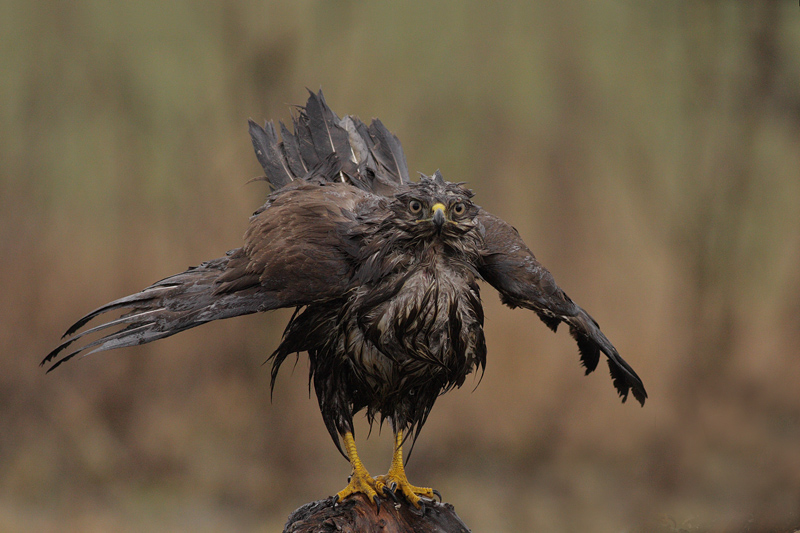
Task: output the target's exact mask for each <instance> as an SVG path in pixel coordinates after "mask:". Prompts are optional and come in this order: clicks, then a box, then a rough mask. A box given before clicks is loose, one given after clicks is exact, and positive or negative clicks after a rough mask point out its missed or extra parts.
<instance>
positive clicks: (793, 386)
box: [0, 0, 800, 532]
mask: <svg viewBox="0 0 800 533" xmlns="http://www.w3.org/2000/svg"><path fill="white" fill-rule="evenodd" d="M0 28H1V30H0V49H2V51H3V52H2V54H0V74H1V76H0V78H2V79H1V80H0V102H1V103H0V244H2V251H3V253H2V254H0V273H2V277H0V279H2V289H1V290H0V345H2V347H3V355H2V358H3V360H2V371H0V424H1V426H0V429H1V430H0V530H2V531H76V532H78V531H80V532H83V531H123V532H135V531H153V530H160V531H200V532H203V531H276V530H279V529H280V527H281V526H282V523H283V521H284V520H285V517H286V515H287V514H288V513H289V512H290V511H292V510H293V509H294V508H296V507H297V506H299V505H301V504H302V503H305V502H307V501H310V500H313V499H318V498H322V497H325V496H328V495H330V494H333V493H334V492H335V491H337V490H339V489H340V488H341V486H343V484H344V483H345V479H346V476H347V474H348V465H347V463H346V462H345V461H344V460H343V459H341V458H340V457H339V456H338V455H337V453H336V451H335V449H334V447H333V446H332V444H331V442H330V441H329V437H328V435H327V434H326V432H325V430H324V427H323V424H322V423H321V418H320V416H319V412H318V408H317V406H316V401H315V400H314V399H312V398H309V396H308V389H307V385H306V373H307V363H306V360H305V359H304V358H302V357H301V359H300V361H299V363H298V364H297V366H296V368H295V370H294V371H293V372H292V371H290V370H288V369H287V370H285V371H284V372H283V373H282V375H281V376H280V379H279V384H278V387H277V390H276V393H275V398H274V400H273V401H272V402H270V398H269V392H268V382H269V376H268V372H267V371H266V369H265V368H264V367H262V366H261V364H262V362H263V361H264V359H265V358H266V356H267V355H268V354H269V353H270V352H271V350H272V349H274V348H275V346H276V345H277V343H278V340H279V335H280V333H281V331H282V327H283V325H284V324H285V321H286V319H287V315H286V313H281V312H276V313H272V314H269V315H258V316H250V317H245V318H240V319H237V320H232V321H224V322H222V323H217V324H210V325H207V326H204V327H202V328H198V329H196V330H192V331H189V332H186V333H184V334H181V335H179V336H177V337H174V338H171V339H167V340H164V341H160V342H158V343H155V344H152V345H148V346H143V347H139V348H135V349H128V350H125V351H122V352H112V353H108V354H104V355H101V356H93V357H89V358H86V359H83V360H81V361H78V362H76V363H73V364H70V365H66V366H65V367H62V368H60V369H59V370H58V371H57V372H55V373H54V374H50V375H47V376H45V375H44V373H43V371H42V370H41V369H40V368H39V367H38V366H37V363H38V362H39V360H40V359H41V358H42V357H43V355H44V354H46V353H47V352H48V351H49V350H50V349H51V348H52V347H53V346H54V345H55V343H56V342H57V339H58V337H59V335H60V334H61V333H62V332H63V331H64V329H65V328H66V327H67V326H68V325H69V324H71V323H72V322H73V321H74V320H75V319H77V318H78V317H79V316H81V315H82V314H83V313H85V312H86V311H89V310H90V309H93V308H95V307H96V306H98V305H101V304H103V303H105V302H107V301H109V300H111V299H114V298H117V297H119V296H122V295H125V294H129V293H131V292H134V291H136V290H138V289H140V288H142V287H144V286H146V285H148V284H149V283H151V282H153V281H155V280H157V279H161V278H162V277H165V276H167V275H169V274H172V273H174V272H177V271H180V270H183V269H185V267H186V266H188V265H193V264H197V263H199V262H201V261H202V260H205V259H209V258H213V257H217V256H219V255H221V254H222V253H223V252H224V251H225V250H227V249H229V248H233V247H236V246H238V245H239V242H240V239H241V235H242V234H243V232H244V230H245V227H246V225H247V218H248V215H249V214H250V213H251V212H252V211H253V210H254V209H255V208H256V207H257V206H259V205H260V204H261V203H263V200H264V198H265V195H266V192H267V191H266V190H265V188H264V186H263V185H262V184H252V185H245V182H246V181H247V180H248V179H249V178H251V177H253V176H256V175H258V173H259V171H260V169H259V167H258V164H257V162H256V160H255V157H254V156H253V153H252V149H251V147H250V140H249V138H248V135H247V128H246V120H247V118H249V117H252V118H254V119H257V120H263V119H265V118H273V119H283V120H286V119H288V118H289V113H290V108H289V105H290V104H298V103H302V102H304V101H305V97H306V93H305V89H304V87H309V88H312V89H317V88H318V87H322V88H323V89H324V91H325V94H326V97H327V99H328V102H329V104H330V105H331V106H332V107H333V109H334V110H335V111H337V112H338V113H339V114H345V113H351V114H357V115H359V116H361V117H362V118H363V119H369V118H370V117H372V116H380V117H381V119H382V120H383V121H384V123H385V124H387V126H388V127H389V128H390V129H391V130H392V131H393V132H395V133H396V134H397V135H398V136H399V137H400V139H401V140H402V142H403V144H404V147H405V152H406V155H407V157H408V159H409V167H410V169H411V170H412V172H414V171H422V172H425V173H430V172H432V171H433V170H435V169H437V168H440V169H441V170H442V172H443V173H444V175H445V177H446V178H448V179H450V180H454V181H455V180H464V181H467V182H469V184H470V186H471V187H472V188H474V190H475V191H476V193H477V197H476V199H477V201H478V203H480V204H481V205H483V206H484V207H486V208H487V209H489V210H491V211H493V212H495V213H497V214H499V215H501V216H503V217H504V218H506V219H507V220H509V221H510V222H512V223H513V224H514V225H515V226H516V227H517V228H518V229H519V230H520V232H521V233H522V234H523V236H524V238H525V239H526V240H527V242H528V243H529V244H530V246H531V248H532V249H533V250H534V251H535V253H536V254H537V256H538V257H539V258H540V259H541V260H542V261H543V262H544V263H545V264H546V265H547V266H548V267H549V268H550V270H551V271H552V272H553V273H554V274H555V276H556V279H557V280H558V281H559V283H560V284H561V286H562V287H564V288H565V290H566V291H567V292H568V293H569V294H570V295H571V296H572V297H573V298H574V299H575V300H576V301H578V302H579V303H580V304H581V305H582V306H584V307H585V308H587V309H588V310H589V311H590V312H591V313H592V314H593V315H594V316H595V318H597V319H598V320H599V322H600V323H601V324H602V325H603V329H604V331H605V332H606V334H607V335H608V336H609V337H610V338H611V339H612V340H613V342H614V343H615V344H616V346H617V347H618V348H619V349H620V351H621V352H622V354H623V356H624V357H625V358H626V359H627V360H628V361H629V362H630V363H631V364H632V365H633V366H634V368H636V370H637V371H638V373H639V374H640V375H641V376H642V378H643V380H644V381H645V384H646V386H647V388H648V392H649V393H650V401H649V402H648V404H647V405H646V406H645V407H644V408H643V409H642V408H639V407H638V406H637V405H632V404H631V405H620V403H619V401H618V399H617V397H616V394H615V393H614V390H613V388H612V386H611V384H610V382H609V379H608V377H607V376H606V375H604V374H605V372H603V371H602V370H601V371H600V372H598V373H596V374H593V375H591V376H590V377H588V378H587V377H583V376H582V372H581V369H580V368H579V366H578V356H577V352H576V348H575V346H574V343H573V342H572V340H571V339H570V338H569V336H568V335H567V334H566V332H564V331H562V332H560V333H559V334H558V335H552V334H551V333H550V332H549V331H548V330H547V328H545V327H544V326H543V325H542V324H541V323H539V321H538V320H537V319H536V317H535V316H534V315H533V314H532V313H529V312H525V311H511V310H508V309H505V308H502V307H501V306H500V305H499V302H498V301H497V298H496V295H495V293H494V291H493V290H492V289H491V288H490V287H488V286H487V287H485V290H484V300H485V304H486V308H487V317H488V319H487V337H488V343H489V361H488V368H487V371H486V375H485V377H484V379H483V382H482V383H481V384H480V387H478V388H477V390H475V391H474V392H472V391H471V389H472V387H471V386H469V385H470V384H469V382H468V386H465V387H464V388H463V389H462V390H459V391H456V392H453V393H451V394H449V395H447V396H445V397H443V398H442V399H441V400H440V401H439V403H438V404H437V407H436V409H434V411H433V413H432V415H431V418H430V421H429V422H428V424H427V425H426V427H425V431H423V433H422V436H421V438H420V440H419V441H418V443H417V448H416V450H415V452H414V456H413V457H412V460H411V462H410V465H409V475H410V477H411V479H412V481H415V482H417V483H421V484H432V485H433V486H435V487H437V488H438V489H439V490H441V492H442V493H443V494H444V495H445V498H446V499H447V500H448V501H450V502H452V503H453V504H454V505H455V506H456V509H457V511H458V512H459V514H460V515H461V516H462V518H463V519H464V520H465V521H466V522H467V523H468V524H470V525H471V526H472V527H473V529H474V531H492V532H506V531H508V532H511V531H515V532H516V531H539V532H551V531H552V532H560V531H593V532H622V531H631V532H638V531H709V532H712V531H713V532H716V531H752V532H757V531H791V530H793V528H797V527H800V393H798V388H797V384H798V382H800V353H798V345H800V319H798V316H800V208H798V204H799V203H800V202H799V200H800V179H798V177H799V176H800V172H798V168H800V11H798V7H797V5H796V4H795V3H793V2H777V1H772V2H750V3H744V2H741V3H734V2H704V1H700V2H696V1H683V2H680V1H679V2H661V3H656V2H638V1H633V0H627V1H618V2H609V3H594V2H545V3H536V4H532V5H529V4H528V3H526V2H517V3H502V4H501V3H496V5H494V4H493V5H489V4H488V3H482V2H452V3H435V4H430V3H422V2H420V3H402V4H401V3H383V2H377V3H369V4H366V3H363V4H362V3H356V2H336V3H334V2H318V3H317V2H293V3H281V2H263V3H262V2H243V3H235V4H234V3H195V2H188V1H183V2H179V1H176V2H169V3H162V2H137V3H128V2H99V1H89V2H82V3H79V4H71V3H49V2H48V3H45V2H39V3H36V2H21V1H15V0H11V1H8V2H4V3H2V6H0ZM359 432H360V439H359V443H360V445H361V446H362V447H363V453H364V456H365V460H366V464H367V466H368V467H369V468H370V469H371V470H372V471H373V472H380V471H381V470H383V469H384V468H386V467H388V462H389V457H390V453H391V442H390V438H389V436H388V435H387V434H386V433H384V434H383V435H378V433H377V431H375V432H373V434H372V436H371V438H370V439H369V441H365V440H364V437H365V435H366V434H367V428H366V426H364V425H363V424H362V425H361V426H359Z"/></svg>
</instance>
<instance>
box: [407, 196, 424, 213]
mask: <svg viewBox="0 0 800 533" xmlns="http://www.w3.org/2000/svg"><path fill="white" fill-rule="evenodd" d="M408 210H409V211H411V212H412V213H414V214H415V215H416V214H417V213H419V212H420V211H422V202H420V201H419V200H411V201H410V202H408Z"/></svg>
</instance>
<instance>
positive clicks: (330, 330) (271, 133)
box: [42, 91, 647, 507]
mask: <svg viewBox="0 0 800 533" xmlns="http://www.w3.org/2000/svg"><path fill="white" fill-rule="evenodd" d="M298 109H299V112H298V113H297V115H295V116H293V118H292V122H293V125H294V132H291V131H289V129H288V128H287V127H286V126H285V125H284V124H282V123H281V124H280V132H281V139H279V137H278V133H277V130H276V127H275V125H274V124H273V123H272V122H267V123H266V124H265V126H264V127H261V126H260V125H258V124H256V123H254V122H253V121H250V135H251V137H252V141H253V146H254V148H255V151H256V156H257V158H258V161H259V162H260V163H261V166H262V167H263V168H264V173H265V175H264V177H262V178H261V179H264V180H266V181H267V182H268V183H269V185H270V187H271V191H272V192H271V193H270V195H269V196H268V198H267V201H266V203H265V204H264V205H263V206H262V207H261V208H259V209H258V210H257V211H256V212H255V213H254V214H253V216H252V217H251V218H250V225H249V228H248V229H247V231H246V233H245V236H244V245H243V246H242V247H241V248H236V249H234V250H231V251H229V252H227V254H225V256H224V257H220V258H218V259H213V260H211V261H206V262H204V263H202V264H200V265H199V266H196V267H193V268H189V270H187V271H186V272H182V273H180V274H175V275H173V276H170V277H168V278H165V279H163V280H161V281H158V282H156V283H154V284H152V285H151V286H149V287H147V288H145V289H144V290H142V291H141V292H138V293H136V294H132V295H130V296H126V297H124V298H120V299H118V300H115V301H113V302H111V303H108V304H106V305H104V306H102V307H100V308H98V309H96V310H94V311H92V312H91V313H89V314H87V315H86V316H84V317H83V318H81V319H80V320H78V321H77V322H76V323H75V324H74V325H73V326H72V327H70V328H69V329H68V330H67V332H66V333H65V335H64V337H65V338H66V340H64V341H63V343H62V344H60V345H59V346H58V347H57V348H56V349H54V350H53V351H52V352H50V354H49V355H47V357H45V359H44V361H42V364H43V365H44V364H46V363H51V365H52V366H50V368H49V370H52V369H54V368H56V367H57V366H59V365H60V364H61V363H63V362H65V361H67V360H69V359H71V358H72V357H73V356H75V355H77V354H79V353H86V354H89V353H94V352H100V351H104V350H110V349H113V348H122V347H125V346H133V345H137V344H143V343H147V342H151V341H154V340H157V339H161V338H164V337H168V336H170V335H174V334H175V333H178V332H180V331H183V330H186V329H189V328H192V327H195V326H199V325H200V324H204V323H206V322H209V321H212V320H219V319H223V318H230V317H235V316H240V315H245V314H248V313H255V312H257V311H258V312H260V311H269V310H271V309H278V308H282V307H288V308H294V309H295V311H294V315H293V316H292V318H291V320H290V321H289V323H288V325H287V326H286V329H285V331H284V334H283V339H282V341H281V343H280V345H279V346H278V348H277V349H276V350H275V352H274V353H273V354H272V355H271V356H270V359H271V360H272V375H271V378H272V380H271V386H273V387H274V384H275V379H276V377H277V374H278V370H279V368H280V366H281V363H283V361H284V360H285V359H286V357H287V356H289V355H291V354H295V353H300V352H307V353H308V357H309V361H310V376H309V380H310V382H311V383H313V385H314V390H315V392H316V395H317V399H318V400H319V407H320V410H321V411H322V417H323V420H324V422H325V426H326V427H327V429H328V431H329V433H330V435H331V437H332V438H333V441H334V443H335V444H336V446H337V447H338V449H339V451H340V452H341V453H342V454H343V455H344V456H345V457H346V458H347V459H348V460H349V461H350V463H351V466H352V475H351V477H350V481H349V483H348V485H347V486H346V487H345V488H344V489H343V490H341V491H340V492H339V493H338V494H337V495H336V498H337V500H342V499H344V498H346V497H348V496H350V495H352V494H354V493H363V494H365V495H366V496H367V497H369V498H371V499H372V500H373V501H374V502H375V503H376V504H377V505H380V500H379V495H381V496H385V497H392V498H393V499H397V496H398V495H402V496H403V497H404V498H405V499H406V500H408V501H409V502H410V503H411V504H413V505H414V506H416V507H420V505H421V504H422V503H424V501H423V500H422V499H432V498H433V496H434V493H435V492H436V491H434V490H432V489H430V488H424V487H416V486H414V485H411V484H410V483H409V481H408V479H407V477H406V474H405V469H404V464H403V450H402V445H403V444H404V442H405V440H406V438H408V437H411V441H412V442H413V441H414V440H415V439H416V438H417V436H418V435H419V431H420V429H421V428H422V426H423V424H424V423H425V421H426V420H427V418H428V414H429V413H430V411H431V408H432V407H433V404H434V402H435V401H436V398H437V397H438V396H439V395H441V394H443V393H445V392H447V391H449V390H451V389H453V388H454V387H460V386H461V385H462V384H463V383H464V380H465V378H466V376H467V375H468V374H470V373H471V372H473V371H476V370H482V369H483V368H484V367H485V362H486V343H485V340H484V333H483V317H484V316H483V308H482V307H481V299H480V288H479V285H478V281H480V280H483V281H485V282H487V283H489V284H490V285H492V286H493V287H494V288H495V289H497V291H498V292H499V293H500V298H501V299H502V301H503V303H504V304H506V305H508V306H510V307H512V308H514V307H523V308H526V309H530V310H531V311H533V312H534V313H536V314H537V315H538V317H539V318H540V319H541V320H542V321H543V322H544V323H545V324H546V325H547V326H548V327H549V328H550V329H552V330H553V331H555V330H556V328H557V327H558V325H559V324H560V323H562V322H563V323H565V324H566V325H567V326H568V327H569V331H570V333H571V334H572V336H573V337H574V338H575V340H576V341H577V344H578V350H579V352H580V360H581V363H582V364H583V366H584V368H585V370H586V373H587V374H588V373H590V372H592V371H593V370H594V369H595V368H596V366H597V364H598V360H599V357H600V352H602V353H603V354H605V356H606V357H607V362H608V367H609V369H610V371H611V378H612V380H613V384H614V387H616V390H617V392H618V393H619V395H620V396H621V397H622V401H623V402H624V401H625V400H626V399H627V397H628V393H629V392H630V393H632V394H633V396H634V398H636V400H638V401H639V402H640V403H641V404H642V405H644V401H645V399H646V398H647V393H646V392H645V389H644V386H643V385H642V381H641V380H640V379H639V377H638V376H637V375H636V372H634V371H633V369H632V368H631V367H630V366H629V365H628V364H627V363H626V362H625V361H624V360H623V359H622V357H620V355H619V353H617V350H616V349H615V348H614V346H613V345H612V344H611V342H609V340H608V339H607V338H606V337H605V335H604V334H603V333H602V332H601V331H600V328H599V327H598V325H597V322H595V320H594V319H592V317H591V316H589V314H588V313H586V311H584V310H583V309H581V308H580V307H579V306H578V305H577V304H575V303H574V302H573V301H572V300H571V299H570V298H569V297H568V296H567V295H566V293H565V292H564V291H563V290H561V289H560V288H559V287H558V285H556V282H555V280H554V279H553V276H552V275H551V274H550V272H549V271H548V270H547V269H546V268H545V267H544V266H542V265H541V264H540V263H539V261H537V260H536V258H535V257H534V255H533V253H531V251H530V250H529V249H528V247H527V246H526V245H525V243H524V242H523V241H522V239H521V238H520V236H519V234H518V233H517V231H516V230H515V229H514V228H513V227H512V226H511V225H509V224H507V223H506V222H504V221H503V220H501V219H500V218H498V217H496V216H494V215H492V214H490V213H488V212H486V211H485V210H483V209H481V208H480V207H479V206H478V205H477V204H475V203H474V202H473V200H472V198H473V193H472V191H470V190H469V189H467V188H466V187H465V186H464V185H463V184H462V183H452V182H448V181H445V180H444V178H443V177H442V174H441V173H439V171H436V172H435V173H434V174H433V176H430V177H428V176H425V175H422V176H421V178H420V179H419V181H412V180H411V179H409V175H408V168H407V166H406V161H405V156H404V154H403V149H402V147H401V145H400V142H399V141H398V139H397V138H396V137H395V136H394V135H393V134H392V133H390V132H389V130H387V129H386V127H385V126H384V125H383V124H382V123H381V121H380V120H377V119H374V120H373V121H372V123H371V124H370V125H369V126H367V125H366V124H364V123H363V122H362V121H361V120H359V119H358V118H357V117H355V116H345V117H344V118H339V117H338V116H337V115H336V114H335V113H334V112H333V111H332V110H331V109H330V108H329V107H328V105H327V104H326V102H325V99H324V98H323V95H322V91H320V92H319V93H318V94H315V93H313V92H310V96H309V98H308V101H307V103H306V105H305V107H300V108H298ZM118 310H121V311H122V313H121V316H120V317H119V318H116V319H108V320H107V321H106V322H104V323H102V324H100V325H98V326H96V327H93V328H90V329H85V330H83V331H82V332H79V331H80V330H81V329H82V328H84V326H85V325H86V324H87V323H88V322H89V321H91V320H92V319H94V318H95V317H98V316H99V315H103V316H109V315H106V313H111V312H114V311H118ZM111 316H116V315H111ZM107 328H114V329H111V330H110V331H111V332H107ZM101 331H102V332H104V333H105V335H104V336H102V337H100V338H99V339H97V340H93V341H91V342H87V341H85V340H84V339H85V338H86V337H85V336H86V335H88V334H93V333H96V332H101ZM62 340H63V339H62ZM76 341H83V343H78V344H77V347H76V345H73V343H75V342H76ZM68 348H69V349H68ZM362 410H365V411H366V417H367V419H368V421H369V423H370V424H372V423H373V422H375V421H376V420H379V421H380V423H383V421H384V420H385V419H388V420H389V422H390V424H391V427H392V429H393V431H394V436H395V447H394V453H393V458H392V461H391V466H390V468H389V471H388V473H387V474H385V475H382V476H377V477H372V476H370V474H369V472H368V471H367V470H366V468H365V467H364V465H363V464H362V462H361V461H360V459H359V457H358V453H357V452H356V446H355V441H354V437H353V431H354V429H353V416H354V415H355V414H356V413H358V412H360V411H362ZM421 498H422V499H421Z"/></svg>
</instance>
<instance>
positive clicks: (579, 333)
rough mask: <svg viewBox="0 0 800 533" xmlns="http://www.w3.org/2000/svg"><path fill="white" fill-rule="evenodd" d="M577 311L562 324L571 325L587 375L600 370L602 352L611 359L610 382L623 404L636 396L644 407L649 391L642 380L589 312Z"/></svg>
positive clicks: (609, 364) (570, 330) (570, 328)
mask: <svg viewBox="0 0 800 533" xmlns="http://www.w3.org/2000/svg"><path fill="white" fill-rule="evenodd" d="M578 309H579V311H578V313H577V314H576V315H575V316H571V317H569V318H564V319H563V320H564V321H565V322H567V323H568V324H569V332H570V334H571V335H572V337H573V338H574V339H575V340H576V341H577V343H578V350H579V351H580V353H581V364H582V365H583V366H584V367H585V368H586V373H587V374H589V373H590V372H593V371H594V369H595V368H597V363H598V362H599V360H600V352H603V353H604V354H606V356H607V357H608V368H609V370H610V371H611V379H612V380H613V382H614V387H615V388H616V389H617V392H618V393H619V395H620V397H621V398H622V401H623V402H624V401H625V400H627V399H628V392H633V397H634V398H636V400H637V401H638V402H639V403H640V404H642V405H644V401H645V400H646V399H647V391H645V390H644V384H642V380H641V379H640V378H639V376H637V375H636V372H634V370H633V368H631V366H630V365H629V364H628V363H626V362H625V360H624V359H623V358H622V357H620V355H619V353H618V352H617V349H616V348H614V345H613V344H611V342H610V341H609V340H608V339H607V338H606V336H605V335H603V332H602V331H600V326H598V324H597V322H595V320H594V319H593V318H592V317H591V316H589V314H588V313H587V312H586V311H584V310H583V309H580V308H578Z"/></svg>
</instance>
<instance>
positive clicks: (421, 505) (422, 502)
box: [411, 498, 425, 516]
mask: <svg viewBox="0 0 800 533" xmlns="http://www.w3.org/2000/svg"><path fill="white" fill-rule="evenodd" d="M417 505H418V506H419V507H417V510H418V511H419V513H417V512H416V511H414V510H412V511H411V512H412V513H414V514H416V515H417V516H425V500H423V499H421V498H420V500H419V501H418V502H417ZM411 507H414V506H413V505H412V506H411Z"/></svg>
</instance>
